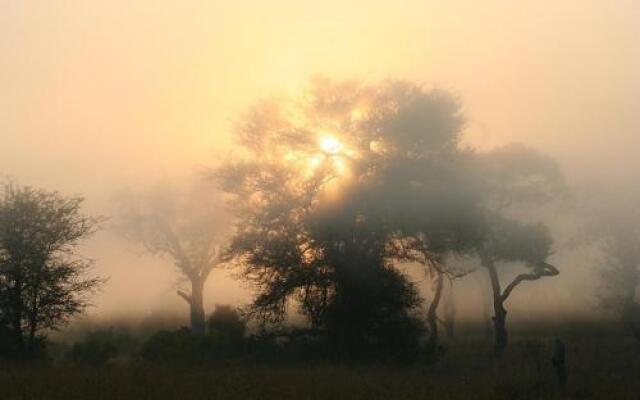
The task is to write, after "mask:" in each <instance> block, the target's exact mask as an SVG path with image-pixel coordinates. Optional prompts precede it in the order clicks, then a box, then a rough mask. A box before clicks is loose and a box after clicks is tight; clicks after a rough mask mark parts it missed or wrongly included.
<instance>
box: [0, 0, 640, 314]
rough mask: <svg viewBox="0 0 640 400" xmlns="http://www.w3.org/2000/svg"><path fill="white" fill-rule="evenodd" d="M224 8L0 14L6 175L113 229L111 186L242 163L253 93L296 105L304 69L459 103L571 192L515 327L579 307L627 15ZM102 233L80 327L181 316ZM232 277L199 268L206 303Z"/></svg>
mask: <svg viewBox="0 0 640 400" xmlns="http://www.w3.org/2000/svg"><path fill="white" fill-rule="evenodd" d="M227 3H229V2H197V1H183V2H172V1H164V0H163V1H137V2H129V1H120V0H114V1H109V2H78V1H72V0H58V1H43V2H17V1H10V0H6V1H2V0H0V88H1V89H2V95H1V96H0V174H1V175H4V176H8V177H10V178H12V179H14V180H16V181H17V182H20V183H21V184H25V185H34V186H38V187H44V188H47V189H56V190H59V191H61V192H62V193H64V194H81V195H83V196H85V197H86V203H85V211H87V212H88V213H91V214H96V215H104V216H108V217H112V218H111V220H110V221H113V220H115V219H117V216H118V209H117V207H116V204H117V198H118V195H119V193H123V191H132V192H134V193H148V192H149V190H151V188H153V187H154V186H156V185H158V184H159V183H162V182H165V183H169V184H172V185H176V186H177V187H179V188H181V190H190V189H189V188H192V187H194V185H195V186H197V185H201V184H203V182H202V181H203V180H204V177H205V172H206V171H207V170H208V169H209V168H212V167H215V166H216V165H218V164H219V163H220V162H221V161H226V160H227V159H228V157H229V155H230V154H235V152H237V151H239V150H238V148H237V147H236V145H235V144H234V142H233V136H232V132H233V129H234V126H235V123H236V122H237V121H238V119H239V118H240V116H241V115H242V113H243V112H244V111H245V110H247V109H248V107H250V106H251V105H253V104H255V103H256V102H257V101H259V100H260V99H262V98H265V97H267V96H274V95H276V96H277V95H291V96H295V95H296V93H300V92H301V91H302V90H303V88H304V87H305V85H306V84H307V83H308V82H309V79H310V78H312V77H313V76H315V75H316V74H321V75H323V76H327V77H330V78H331V79H337V80H340V79H360V80H363V81H365V82H378V81H380V80H384V79H387V78H394V79H402V80H408V81H414V82H420V83H422V84H424V85H426V86H427V87H437V88H441V89H444V90H447V91H450V92H453V93H454V94H455V95H456V96H458V97H459V99H460V100H461V102H462V104H463V112H464V115H465V118H466V121H467V122H466V124H465V127H464V131H463V143H465V144H466V145H468V146H471V147H473V148H475V149H478V150H479V151H489V150H491V149H494V148H496V147H499V146H502V145H505V144H508V143H511V142H521V143H525V144H526V145H527V146H530V147H532V148H534V149H536V150H538V151H540V152H541V153H543V154H546V155H549V156H551V157H552V158H553V159H555V160H556V161H557V162H558V163H559V165H560V167H561V169H562V171H563V172H564V174H565V175H566V178H567V181H568V184H569V186H570V188H571V189H572V199H571V200H567V203H565V204H562V205H556V206H554V207H550V208H549V209H545V210H542V211H541V212H542V213H543V214H544V215H545V222H547V223H548V224H549V225H550V228H551V231H552V233H553V236H554V239H555V241H556V244H555V246H554V248H555V251H556V252H555V253H554V255H553V257H552V259H553V263H554V265H556V266H558V268H559V269H560V270H561V273H560V275H559V276H558V277H554V278H551V279H545V280H544V281H540V282H533V283H529V284H525V285H523V286H522V288H520V289H519V291H518V292H517V293H515V294H514V296H513V297H512V298H510V309H511V310H514V311H513V315H514V317H515V318H518V317H516V315H519V317H520V318H534V317H536V316H538V315H543V314H544V315H547V314H552V315H556V316H558V315H566V314H568V313H569V314H575V315H581V316H582V315H588V314H590V313H592V312H593V310H594V308H596V307H597V301H598V298H597V295H596V293H598V290H599V289H598V285H599V282H598V273H597V270H596V267H597V265H598V262H599V261H598V260H600V258H599V257H600V256H599V254H598V251H597V249H596V248H595V245H594V240H596V239H593V240H591V241H590V240H587V239H585V240H582V235H581V233H583V229H582V227H581V225H580V224H581V223H582V222H581V221H578V220H579V219H580V218H581V217H576V215H583V214H580V212H581V211H579V210H583V209H587V210H590V209H592V208H589V207H593V203H596V204H600V203H601V202H600V200H599V199H600V198H602V204H609V203H615V201H616V200H617V199H618V198H619V199H623V198H624V197H625V196H627V193H626V192H627V190H628V191H629V193H631V192H633V191H634V190H637V188H638V179H637V176H636V174H637V171H638V167H640V158H639V157H638V156H637V149H638V148H640V136H638V132H640V122H639V120H638V118H637V117H636V115H635V114H636V113H637V105H638V104H639V103H640V74H638V72H637V71H638V70H640V46H638V45H637V39H638V37H640V26H639V25H638V24H637V21H638V20H640V5H638V4H637V3H636V2H633V1H623V0H615V1H607V2H602V1H597V0H588V1H585V0H581V1H578V0H575V1H564V2H561V3H559V4H554V5H553V6H551V5H550V4H548V3H545V2H540V1H519V2H504V1H486V2H482V4H480V2H474V1H454V2H447V4H446V5H445V4H444V2H442V3H441V4H439V5H435V4H429V2H424V1H406V2H382V1H380V2H371V1H369V2H360V1H354V2H349V4H344V3H345V2H339V1H325V2H322V3H318V4H315V5H308V4H302V3H300V2H294V1H272V2H244V1H241V2H235V3H234V4H233V5H231V4H227ZM211 184H212V185H213V183H211ZM618 195H619V197H618ZM585 198H588V200H589V201H584V199H585ZM576 210H578V211H576ZM576 213H577V214H576ZM589 213H591V214H593V213H594V212H587V214H589ZM225 221H226V219H225ZM111 225H112V224H111V222H109V221H108V222H107V223H105V229H103V230H102V231H101V232H100V233H99V234H97V235H95V236H94V237H93V238H92V239H91V241H90V242H89V243H87V245H86V247H85V248H84V249H83V251H84V252H85V254H86V255H87V256H89V257H91V258H92V259H94V260H95V261H96V264H95V271H96V272H97V273H98V274H99V275H101V276H104V277H108V278H109V281H108V283H107V284H106V286H105V287H104V288H103V290H102V292H101V293H100V294H99V295H98V296H97V297H96V298H95V300H94V303H95V304H94V305H95V306H94V307H92V308H91V309H90V310H89V314H90V316H92V317H112V316H118V315H136V316H139V315H148V314H149V313H151V312H154V311H157V310H179V311H180V312H186V310H185V307H184V304H183V303H181V300H180V298H179V297H178V296H177V295H176V294H175V292H176V285H177V275H176V273H175V269H174V268H173V266H172V263H171V262H170V261H169V260H167V259H166V258H159V257H156V256H153V255H151V254H148V253H147V252H144V251H142V250H141V249H140V247H139V246H136V245H135V243H132V242H131V241H130V240H127V239H126V238H124V237H122V235H120V234H118V232H116V231H115V230H114V229H112V226H111ZM587 236H588V235H587ZM233 274H234V271H233V270H230V269H220V270H215V271H214V272H213V275H212V276H211V277H210V278H209V280H208V283H207V287H206V294H205V306H206V307H207V308H208V309H211V307H212V306H213V305H214V304H217V303H229V304H234V305H241V304H245V303H247V302H249V301H250V299H251V296H250V293H249V292H248V290H247V288H246V285H243V284H242V283H241V282H239V281H238V280H236V279H234V277H233ZM416 276H418V275H416ZM418 279H419V277H418ZM478 279H480V278H478ZM473 284H476V279H475V277H470V278H468V279H467V278H465V280H463V282H461V284H460V287H456V290H457V300H458V302H459V309H460V313H461V314H466V315H473V314H474V313H477V309H478V307H479V304H480V303H482V301H483V300H482V299H478V296H479V294H478V293H476V292H472V291H467V292H469V293H470V294H468V295H467V297H465V295H464V294H463V293H465V290H464V288H465V286H469V285H473ZM424 286H425V288H428V287H429V285H428V284H427V283H424ZM532 305H535V307H533V306H532ZM558 318H560V317H558Z"/></svg>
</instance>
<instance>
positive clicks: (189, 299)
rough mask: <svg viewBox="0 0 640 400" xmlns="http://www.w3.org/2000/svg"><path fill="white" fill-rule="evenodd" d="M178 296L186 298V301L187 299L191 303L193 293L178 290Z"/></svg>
mask: <svg viewBox="0 0 640 400" xmlns="http://www.w3.org/2000/svg"><path fill="white" fill-rule="evenodd" d="M178 296H180V297H182V298H183V299H184V301H186V302H187V303H189V304H191V301H192V299H191V295H189V294H186V293H185V292H183V291H182V290H178Z"/></svg>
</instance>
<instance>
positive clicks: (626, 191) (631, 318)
mask: <svg viewBox="0 0 640 400" xmlns="http://www.w3.org/2000/svg"><path fill="white" fill-rule="evenodd" d="M601 187H602V186H601ZM602 193H607V194H606V195H604V196H605V197H604V198H603V195H602ZM609 193H616V195H617V198H615V199H612V198H607V197H606V196H608V194H609ZM639 194H640V192H638V189H637V188H635V187H633V186H632V185H626V186H625V187H624V188H623V189H622V190H613V189H610V190H604V191H602V190H599V193H598V194H591V195H590V196H588V198H589V199H595V200H596V202H597V205H596V206H594V205H587V206H586V207H584V205H583V212H584V214H586V224H585V226H583V231H584V232H585V234H586V236H587V239H588V241H587V242H588V243H594V242H595V244H596V246H597V247H598V248H599V249H600V251H601V252H602V256H601V257H600V259H599V264H600V266H599V269H598V272H599V278H600V283H601V287H600V293H599V301H600V305H601V306H602V307H603V308H604V309H605V310H607V311H610V312H612V313H613V314H614V315H616V316H617V317H618V318H619V319H620V321H621V322H622V323H623V324H624V325H625V326H627V327H628V329H629V330H630V331H631V333H632V334H633V335H634V337H635V338H636V339H637V340H640V300H639V297H638V287H640V207H639V206H638V204H640V202H639V200H638V199H639V198H640V196H639Z"/></svg>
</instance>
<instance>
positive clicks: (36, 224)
mask: <svg viewBox="0 0 640 400" xmlns="http://www.w3.org/2000/svg"><path fill="white" fill-rule="evenodd" d="M82 201H83V199H82V198H80V197H70V198H66V197H64V196H62V195H60V194H59V193H57V192H49V191H44V190H39V189H34V188H31V187H27V186H19V185H16V184H13V183H7V184H5V185H4V186H3V188H2V194H1V195H0V322H1V323H2V325H4V327H5V329H6V331H7V332H8V333H9V334H10V335H11V339H10V340H11V347H13V348H14V349H15V350H16V351H17V352H18V353H23V352H27V353H29V354H34V353H35V352H36V350H38V344H39V343H42V340H43V339H44V332H45V331H46V330H50V329H58V328H59V327H60V326H61V325H64V324H65V323H67V322H68V321H69V320H70V319H71V318H72V317H73V316H74V315H76V314H78V313H80V312H82V311H83V310H84V309H85V308H86V307H87V306H88V305H89V297H88V296H89V295H91V294H92V293H94V292H95V291H96V290H97V289H98V288H99V286H100V285H101V283H102V282H103V281H102V280H101V279H99V278H94V277H89V276H88V275H87V271H88V269H89V268H90V266H91V261H89V260H87V259H84V258H81V257H79V256H78V255H77V248H78V245H79V244H80V243H81V241H82V240H84V239H86V238H88V237H89V236H90V235H91V234H92V233H94V232H95V230H96V229H97V227H98V224H99V222H100V219H98V218H93V217H88V216H85V215H83V214H82V213H81V212H80V206H81V204H82Z"/></svg>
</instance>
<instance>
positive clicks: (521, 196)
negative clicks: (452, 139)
mask: <svg viewBox="0 0 640 400" xmlns="http://www.w3.org/2000/svg"><path fill="white" fill-rule="evenodd" d="M477 162H478V164H477V171H478V172H479V174H480V175H481V177H482V178H481V179H479V181H480V182H482V185H484V187H483V188H482V189H481V191H482V192H483V202H484V204H485V214H484V219H483V222H482V223H481V226H482V234H481V235H480V237H481V239H480V240H479V241H478V242H477V245H476V247H475V252H476V253H477V254H478V256H479V257H480V262H481V265H482V267H483V268H484V270H485V271H487V274H488V277H489V282H490V285H491V291H492V297H493V312H494V315H493V317H492V320H493V328H494V340H495V341H494V345H495V353H496V355H501V354H502V353H503V352H504V350H505V348H506V346H507V342H508V334H507V326H506V316H507V311H506V308H505V303H506V301H507V299H508V298H509V296H510V295H511V293H512V291H513V290H514V289H515V288H516V287H518V286H519V285H520V284H521V283H522V282H525V281H534V280H538V279H540V278H543V277H550V276H554V275H557V274H558V273H559V271H558V269H557V268H556V267H554V266H553V265H551V264H549V263H548V261H547V260H548V258H549V256H550V255H551V253H552V251H551V247H552V244H553V240H552V238H551V236H550V234H549V232H548V230H547V228H546V227H545V226H544V225H543V224H542V223H540V222H539V223H533V224H532V223H522V222H519V221H518V219H517V218H514V217H513V215H518V213H522V210H519V209H518V208H519V207H522V206H525V207H526V211H527V212H531V208H532V207H531V205H533V204H543V203H548V202H550V201H552V200H554V199H558V198H562V197H564V196H566V194H567V188H566V184H565V181H564V177H563V175H562V173H561V171H560V169H559V167H558V165H557V164H556V163H555V162H554V161H553V160H552V159H551V158H549V157H547V156H545V155H542V154H540V153H538V152H536V151H534V150H532V149H529V148H527V147H525V146H523V145H519V144H512V145H508V146H504V147H500V148H497V149H495V150H493V151H491V152H488V153H484V154H480V155H479V156H478V158H477ZM498 263H502V264H506V265H510V266H512V267H513V266H516V265H518V264H524V266H525V267H526V268H527V269H528V271H526V272H524V273H521V274H519V275H517V276H516V277H515V278H514V279H513V280H512V281H511V282H510V283H508V284H507V285H506V286H504V287H503V285H502V283H501V280H500V273H499V270H498V268H497V264H498Z"/></svg>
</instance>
